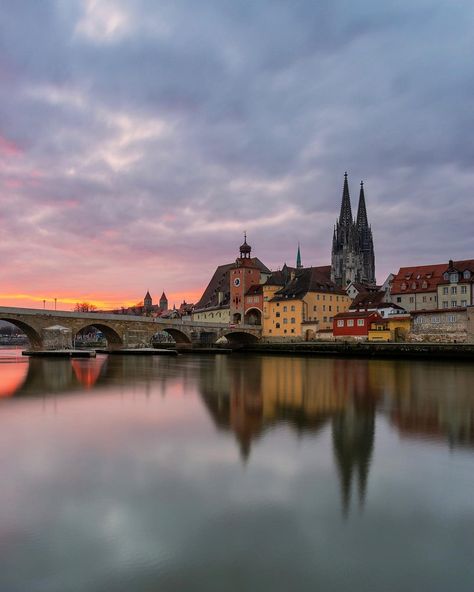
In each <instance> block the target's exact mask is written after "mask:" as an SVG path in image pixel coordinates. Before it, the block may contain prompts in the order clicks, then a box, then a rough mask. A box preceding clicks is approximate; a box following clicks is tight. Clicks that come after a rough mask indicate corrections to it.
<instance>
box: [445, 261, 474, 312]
mask: <svg viewBox="0 0 474 592" xmlns="http://www.w3.org/2000/svg"><path fill="white" fill-rule="evenodd" d="M473 292H474V259H468V260H467V261H449V263H448V265H447V266H446V269H445V270H444V271H443V276H442V279H441V281H440V282H439V284H438V303H439V308H442V309H447V308H456V307H466V306H471V305H472V304H474V301H473Z"/></svg>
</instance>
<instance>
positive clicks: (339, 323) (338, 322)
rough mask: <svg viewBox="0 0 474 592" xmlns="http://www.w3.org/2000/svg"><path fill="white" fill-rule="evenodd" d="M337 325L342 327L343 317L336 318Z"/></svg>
mask: <svg viewBox="0 0 474 592" xmlns="http://www.w3.org/2000/svg"><path fill="white" fill-rule="evenodd" d="M337 326H338V327H344V319H338V321H337Z"/></svg>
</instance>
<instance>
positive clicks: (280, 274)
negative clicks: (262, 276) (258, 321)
mask: <svg viewBox="0 0 474 592" xmlns="http://www.w3.org/2000/svg"><path fill="white" fill-rule="evenodd" d="M350 302H351V300H350V298H349V297H348V296H347V294H346V293H345V292H344V290H342V289H341V288H339V287H338V286H336V285H335V284H334V282H332V281H331V279H330V267H329V266H323V267H308V268H303V267H302V268H299V269H298V268H291V267H287V266H286V265H285V266H284V268H283V270H282V271H277V272H275V273H274V274H273V275H272V276H271V277H270V278H269V279H268V281H267V282H266V283H265V284H264V286H263V310H264V315H263V337H265V338H268V339H279V338H291V339H294V340H305V341H307V340H310V339H314V338H316V334H317V333H318V332H319V331H326V330H328V329H331V327H332V319H333V316H334V315H335V314H337V313H338V312H342V311H344V310H347V308H348V307H349V305H350Z"/></svg>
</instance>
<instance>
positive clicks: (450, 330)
mask: <svg viewBox="0 0 474 592" xmlns="http://www.w3.org/2000/svg"><path fill="white" fill-rule="evenodd" d="M467 326H468V321H467V311H466V309H464V310H455V311H443V310H437V311H433V312H429V313H413V314H412V325H411V332H410V334H409V336H408V341H414V342H423V341H430V342H435V343H465V342H466V341H468V338H467Z"/></svg>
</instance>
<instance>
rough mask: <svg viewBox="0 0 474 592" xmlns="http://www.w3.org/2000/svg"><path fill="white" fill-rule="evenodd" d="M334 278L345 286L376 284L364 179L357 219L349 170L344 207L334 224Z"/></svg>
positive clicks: (332, 265)
mask: <svg viewBox="0 0 474 592" xmlns="http://www.w3.org/2000/svg"><path fill="white" fill-rule="evenodd" d="M331 279H332V281H333V282H335V283H336V284H337V285H338V286H340V287H341V288H344V289H345V288H346V287H347V286H348V285H349V284H350V283H351V282H356V283H362V284H375V254H374V243H373V238H372V229H371V227H370V225H369V222H368V218H367V208H366V204H365V195H364V183H363V182H361V185H360V196H359V207H358V209H357V218H356V220H354V219H353V217H352V207H351V198H350V194H349V183H348V181H347V173H344V185H343V189H342V202H341V211H340V214H339V219H338V220H337V221H336V225H335V226H334V233H333V240H332V257H331Z"/></svg>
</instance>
